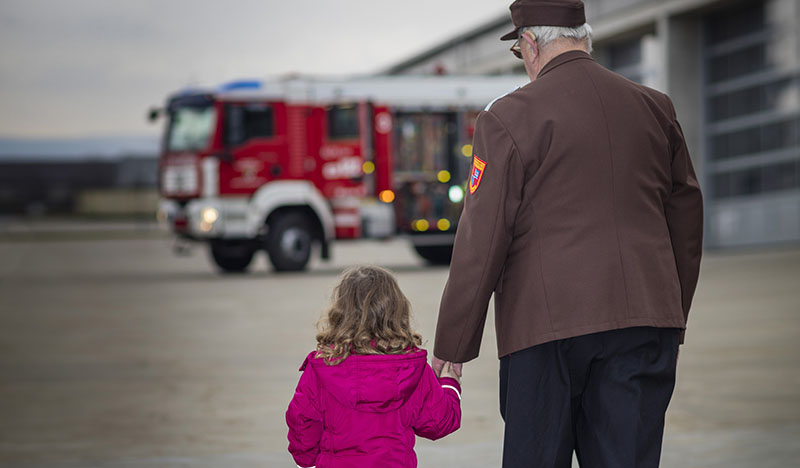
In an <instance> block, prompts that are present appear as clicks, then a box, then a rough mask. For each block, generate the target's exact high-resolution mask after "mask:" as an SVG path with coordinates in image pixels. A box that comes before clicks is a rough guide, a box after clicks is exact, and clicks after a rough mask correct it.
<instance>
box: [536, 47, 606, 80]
mask: <svg viewBox="0 0 800 468" xmlns="http://www.w3.org/2000/svg"><path fill="white" fill-rule="evenodd" d="M581 59H584V60H592V61H594V59H593V58H592V56H591V55H589V54H587V53H586V52H584V51H582V50H570V51H568V52H564V53H563V54H561V55H557V56H556V57H554V58H553V59H552V60H550V61H549V62H547V63H546V64H545V66H544V68H542V71H540V72H539V74H538V75H537V76H536V78H541V77H542V76H544V75H545V74H546V73H548V72H549V71H550V70H552V69H554V68H557V67H559V66H561V65H563V64H565V63H567V62H572V61H573V60H581Z"/></svg>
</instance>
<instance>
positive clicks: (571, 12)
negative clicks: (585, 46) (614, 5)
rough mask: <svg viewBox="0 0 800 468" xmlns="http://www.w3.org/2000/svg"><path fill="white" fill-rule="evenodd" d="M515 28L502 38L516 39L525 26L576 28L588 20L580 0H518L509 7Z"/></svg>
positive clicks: (504, 39) (506, 39)
mask: <svg viewBox="0 0 800 468" xmlns="http://www.w3.org/2000/svg"><path fill="white" fill-rule="evenodd" d="M509 9H510V10H511V21H512V22H513V23H514V30H513V31H511V32H510V33H508V34H506V35H504V36H503V37H501V38H500V40H501V41H511V40H516V39H517V37H518V34H517V33H518V31H519V28H521V27H524V26H561V27H565V28H574V27H577V26H581V25H582V24H583V23H585V22H586V15H585V14H584V12H583V2H582V1H580V0H516V1H515V2H514V3H512V4H511V6H510V7H509Z"/></svg>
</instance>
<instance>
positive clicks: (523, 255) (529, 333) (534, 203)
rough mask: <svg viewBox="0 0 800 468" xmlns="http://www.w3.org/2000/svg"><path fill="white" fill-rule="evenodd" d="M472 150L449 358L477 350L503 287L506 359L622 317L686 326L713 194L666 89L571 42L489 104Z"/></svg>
mask: <svg viewBox="0 0 800 468" xmlns="http://www.w3.org/2000/svg"><path fill="white" fill-rule="evenodd" d="M473 148H474V156H473V164H474V165H473V171H472V174H471V175H470V177H472V176H473V175H475V176H476V177H475V180H473V181H472V183H473V185H475V183H476V182H479V183H478V185H477V189H475V191H474V193H470V191H468V194H467V197H466V200H465V202H464V211H463V213H462V215H461V220H460V221H459V226H458V231H457V233H456V240H455V247H454V251H453V261H452V264H451V266H450V276H449V279H448V280H447V286H446V287H445V291H444V294H443V297H442V302H441V307H440V310H439V321H438V325H437V329H436V343H435V346H434V354H435V355H436V356H437V357H438V358H440V359H444V360H448V361H453V362H466V361H469V360H471V359H474V358H475V357H477V356H478V349H479V347H480V343H481V336H482V334H483V328H484V324H485V321H486V309H487V307H488V304H489V298H490V297H491V295H492V293H494V295H495V327H496V331H497V347H498V352H499V355H500V356H501V357H502V356H504V355H507V354H509V353H512V352H514V351H519V350H521V349H524V348H527V347H530V346H534V345H537V344H540V343H544V342H547V341H552V340H557V339H562V338H569V337H573V336H579V335H585V334H588V333H595V332H600V331H606V330H613V329H619V328H626V327H634V326H651V327H669V328H673V327H674V328H681V329H685V327H686V318H687V316H688V313H689V307H690V305H691V302H692V296H693V295H694V291H695V286H696V285H697V277H698V272H699V268H700V255H701V251H702V235H703V234H702V230H703V204H702V197H701V194H700V188H699V186H698V184H697V180H696V177H695V174H694V169H693V167H692V163H691V160H690V159H689V153H688V151H687V148H686V143H685V141H684V138H683V133H682V131H681V128H680V126H679V125H678V122H677V120H676V116H675V109H674V108H673V106H672V102H671V101H670V99H669V98H668V97H667V96H666V95H664V94H662V93H660V92H658V91H655V90H653V89H650V88H646V87H644V86H641V85H639V84H636V83H633V82H631V81H628V80H626V79H625V78H623V77H621V76H619V75H617V74H615V73H612V72H610V71H608V70H606V69H605V68H603V67H602V66H600V65H599V64H597V63H596V62H595V61H594V60H592V58H591V56H590V55H589V54H587V53H584V52H580V51H570V52H567V53H564V54H562V55H560V56H558V57H556V58H554V59H553V60H551V61H550V62H549V63H548V64H547V65H545V67H544V69H543V70H542V71H541V72H540V73H539V76H538V77H537V79H536V81H535V82H532V83H529V84H528V85H526V86H524V87H522V88H520V89H518V90H517V91H515V92H513V93H511V94H508V95H506V96H504V97H502V98H500V99H499V100H496V101H495V102H494V103H493V104H491V105H490V107H487V110H485V111H484V112H482V113H481V114H480V115H479V116H478V121H477V124H476V130H475V138H474V145H473ZM476 158H477V159H476ZM482 162H485V166H483V164H482ZM476 165H477V168H478V171H477V172H476V171H475V168H476ZM481 167H483V169H482V171H481V170H480V169H481ZM469 183H470V182H468V184H469ZM681 341H683V339H682V338H681Z"/></svg>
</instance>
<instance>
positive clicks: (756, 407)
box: [0, 238, 800, 468]
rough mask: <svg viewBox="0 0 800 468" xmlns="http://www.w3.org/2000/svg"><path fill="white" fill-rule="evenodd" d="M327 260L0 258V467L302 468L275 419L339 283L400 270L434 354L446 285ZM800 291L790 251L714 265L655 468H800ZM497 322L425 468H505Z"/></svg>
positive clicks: (411, 258) (424, 455)
mask: <svg viewBox="0 0 800 468" xmlns="http://www.w3.org/2000/svg"><path fill="white" fill-rule="evenodd" d="M333 254H334V260H333V261H332V262H331V263H325V264H323V263H319V262H316V263H314V264H313V265H312V268H311V271H309V272H307V273H302V274H288V275H276V274H274V273H271V272H270V271H268V268H267V266H266V261H265V260H264V259H263V258H260V259H259V262H258V263H257V265H255V271H254V272H253V273H251V274H248V275H244V276H220V275H218V274H216V273H214V272H213V270H212V268H211V266H210V265H209V263H208V262H207V259H206V255H205V252H204V251H200V250H198V251H197V252H195V254H194V255H193V256H191V257H188V258H177V257H174V256H173V255H172V253H171V251H170V242H169V241H168V240H164V239H158V238H155V239H154V238H148V239H141V240H136V239H110V240H91V241H81V240H73V241H70V242H47V241H43V240H41V239H40V240H37V241H36V242H25V241H24V240H20V239H15V240H14V242H0V259H1V261H0V466H14V467H84V466H92V467H94V466H97V467H114V468H116V467H126V468H127V467H131V468H134V467H136V468H138V467H165V466H168V467H183V466H191V467H217V466H236V467H255V466H269V467H273V466H275V467H278V466H287V467H288V466H294V465H293V463H292V461H291V458H290V457H289V455H288V453H287V452H286V445H287V442H286V427H285V423H284V421H283V413H284V411H285V408H286V405H287V403H288V400H289V398H290V397H291V395H292V391H293V389H294V386H295V384H296V382H297V378H298V377H299V373H298V372H297V367H298V366H299V365H300V363H301V361H302V359H303V358H304V356H305V354H306V353H307V352H308V351H310V350H311V349H312V348H313V345H314V323H315V322H316V320H317V319H318V318H319V316H320V313H321V312H322V311H323V310H324V308H325V306H326V304H327V299H328V295H329V294H330V291H331V289H332V287H333V286H334V284H335V281H336V277H337V275H338V273H339V271H340V270H341V269H342V268H343V267H344V266H346V265H348V264H351V263H362V262H365V263H377V264H381V265H384V266H387V267H389V268H391V269H393V270H395V271H396V272H397V276H398V279H399V282H400V285H401V287H402V288H403V289H404V291H405V292H406V294H407V295H408V296H409V298H410V299H411V301H412V303H413V306H414V312H415V320H416V323H417V326H418V328H419V330H420V331H421V332H422V334H423V336H424V337H425V338H426V339H428V340H431V339H432V336H433V331H434V326H435V316H436V310H437V307H438V301H439V296H440V294H441V290H442V288H443V286H444V282H445V281H446V278H447V270H446V269H445V268H431V267H427V266H424V265H423V263H422V262H421V261H420V260H419V259H417V258H416V257H415V255H414V254H413V252H412V251H411V249H410V248H409V247H408V246H407V245H406V244H405V243H404V242H403V241H390V242H354V243H339V244H337V245H336V246H335V247H334V251H333ZM799 285H800V248H797V247H795V248H791V247H787V248H782V249H773V250H765V251H761V252H749V253H747V252H738V253H726V254H723V253H707V254H706V257H705V261H704V265H703V272H702V276H701V282H700V285H699V288H698V294H697V298H696V301H695V307H694V310H693V312H692V317H691V320H690V330H689V332H688V334H687V344H686V345H685V346H684V347H683V349H682V351H681V357H680V365H679V376H678V383H677V389H676V393H675V397H674V398H673V402H672V405H671V407H670V410H669V412H668V418H667V429H666V434H665V443H664V455H663V463H662V466H664V467H667V468H673V467H674V468H678V467H681V468H684V467H715V468H716V467H733V468H737V467H741V468H744V467H752V466H759V467H786V466H796V464H797V463H798V459H800V444H798V442H797V441H798V440H800V360H799V359H798V358H797V357H798V355H800V288H799V287H798V286H799ZM492 322H493V318H492V317H490V318H489V319H488V320H487V323H488V324H489V327H488V328H487V330H486V333H485V338H484V342H483V348H482V352H481V356H480V358H478V359H477V360H476V361H473V362H471V363H469V364H467V365H466V366H465V378H464V400H463V408H464V419H463V427H462V429H461V430H459V431H458V432H457V433H456V434H453V435H452V436H449V437H447V438H445V439H443V440H442V441H439V442H436V443H432V442H428V441H424V440H420V441H419V442H418V451H417V452H418V455H419V459H420V467H423V468H426V467H427V468H433V467H437V468H447V467H475V468H478V467H481V468H483V467H495V466H499V459H500V450H501V440H502V422H501V420H500V418H499V415H498V411H497V359H496V354H495V349H494V347H495V342H494V336H493V330H492V328H491V323H492ZM428 347H430V343H428Z"/></svg>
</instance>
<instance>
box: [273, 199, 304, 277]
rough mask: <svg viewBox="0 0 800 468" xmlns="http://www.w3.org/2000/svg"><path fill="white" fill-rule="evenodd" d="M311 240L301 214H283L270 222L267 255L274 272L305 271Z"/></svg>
mask: <svg viewBox="0 0 800 468" xmlns="http://www.w3.org/2000/svg"><path fill="white" fill-rule="evenodd" d="M312 240H313V236H312V235H311V226H310V223H309V221H308V218H307V217H306V216H305V215H303V214H302V213H297V212H290V213H285V214H282V215H280V216H279V217H278V218H277V219H275V220H274V221H272V222H271V223H270V226H269V231H268V234H267V254H268V255H269V261H270V263H272V266H273V267H274V268H275V271H300V270H305V268H306V266H308V260H309V258H310V257H311V242H312Z"/></svg>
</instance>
